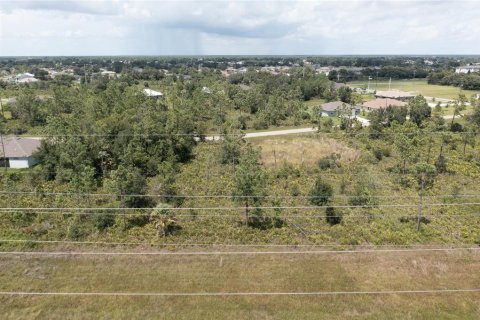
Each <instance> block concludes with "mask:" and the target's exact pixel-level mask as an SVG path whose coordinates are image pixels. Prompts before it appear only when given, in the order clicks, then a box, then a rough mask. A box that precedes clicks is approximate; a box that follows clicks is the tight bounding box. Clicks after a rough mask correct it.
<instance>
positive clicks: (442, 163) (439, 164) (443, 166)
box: [435, 154, 447, 173]
mask: <svg viewBox="0 0 480 320" xmlns="http://www.w3.org/2000/svg"><path fill="white" fill-rule="evenodd" d="M435 167H436V168H437V172H438V173H445V172H447V159H446V158H445V156H444V155H443V154H440V155H439V156H438V158H437V161H435Z"/></svg>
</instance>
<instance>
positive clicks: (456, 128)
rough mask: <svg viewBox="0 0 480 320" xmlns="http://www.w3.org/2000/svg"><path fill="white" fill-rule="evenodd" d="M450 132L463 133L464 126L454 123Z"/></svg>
mask: <svg viewBox="0 0 480 320" xmlns="http://www.w3.org/2000/svg"><path fill="white" fill-rule="evenodd" d="M450 131H452V132H463V126H462V125H461V124H460V123H458V122H455V123H452V125H451V126H450Z"/></svg>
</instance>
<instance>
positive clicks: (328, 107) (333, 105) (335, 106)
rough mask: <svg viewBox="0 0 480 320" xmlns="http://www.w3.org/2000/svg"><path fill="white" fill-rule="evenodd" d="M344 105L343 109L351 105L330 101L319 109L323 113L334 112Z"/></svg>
mask: <svg viewBox="0 0 480 320" xmlns="http://www.w3.org/2000/svg"><path fill="white" fill-rule="evenodd" d="M343 104H345V107H347V108H350V107H351V105H349V104H348V103H345V102H342V101H332V102H327V103H324V104H322V105H320V107H321V109H322V110H323V111H335V110H337V109H338V108H341V107H342V105H343Z"/></svg>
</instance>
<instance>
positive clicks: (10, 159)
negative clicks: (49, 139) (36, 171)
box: [0, 136, 41, 169]
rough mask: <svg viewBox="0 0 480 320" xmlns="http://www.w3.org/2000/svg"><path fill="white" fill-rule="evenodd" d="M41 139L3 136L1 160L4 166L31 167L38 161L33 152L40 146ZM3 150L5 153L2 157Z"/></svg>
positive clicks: (0, 151)
mask: <svg viewBox="0 0 480 320" xmlns="http://www.w3.org/2000/svg"><path fill="white" fill-rule="evenodd" d="M40 144H41V141H40V140H38V139H32V138H20V137H16V136H6V137H3V148H1V149H0V162H2V163H1V165H2V166H5V162H6V164H7V167H9V168H15V169H22V168H30V167H32V166H34V165H35V164H36V163H37V160H36V159H35V158H34V157H33V154H34V153H35V152H36V151H37V150H38V148H39V147H40ZM3 150H5V155H4V156H3V157H2V154H3Z"/></svg>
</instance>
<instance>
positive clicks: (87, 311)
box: [0, 248, 480, 319]
mask: <svg viewBox="0 0 480 320" xmlns="http://www.w3.org/2000/svg"><path fill="white" fill-rule="evenodd" d="M59 250H61V248H60V249H59ZM132 250H133V249H132ZM136 250H138V249H136ZM0 264H1V265H2V268H1V271H0V291H27V292H29V291H30V292H146V293H155V292H156V293H160V292H163V293H172V292H319V291H376V290H421V289H455V288H457V289H461V288H479V287H480V277H478V276H477V274H478V269H479V268H480V256H479V255H478V253H474V252H450V253H443V252H422V253H415V252H413V253H412V252H410V253H409V252H404V253H369V254H324V255H298V254H297V255H240V256H226V255H214V256H161V257H160V256H157V257H155V256H151V257H148V256H129V257H127V256H111V257H102V256H97V257H95V256H79V257H43V258H42V257H21V256H18V257H15V256H2V257H1V258H0ZM479 301H480V294H479V293H443V294H416V295H415V294H392V295H354V296H342V295H341V296H242V297H93V296H92V297H85V296H72V297H56V296H35V297H31V296H17V297H8V296H0V314H1V315H2V319H20V318H21V319H65V318H68V319H88V318H90V319H93V318H95V319H133V318H141V319H233V318H234V319H321V318H328V319H345V318H355V319H399V318H403V319H406V318H408V319H412V318H418V319H454V318H455V319H459V318H461V319H478V318H479V316H480V309H479Z"/></svg>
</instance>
